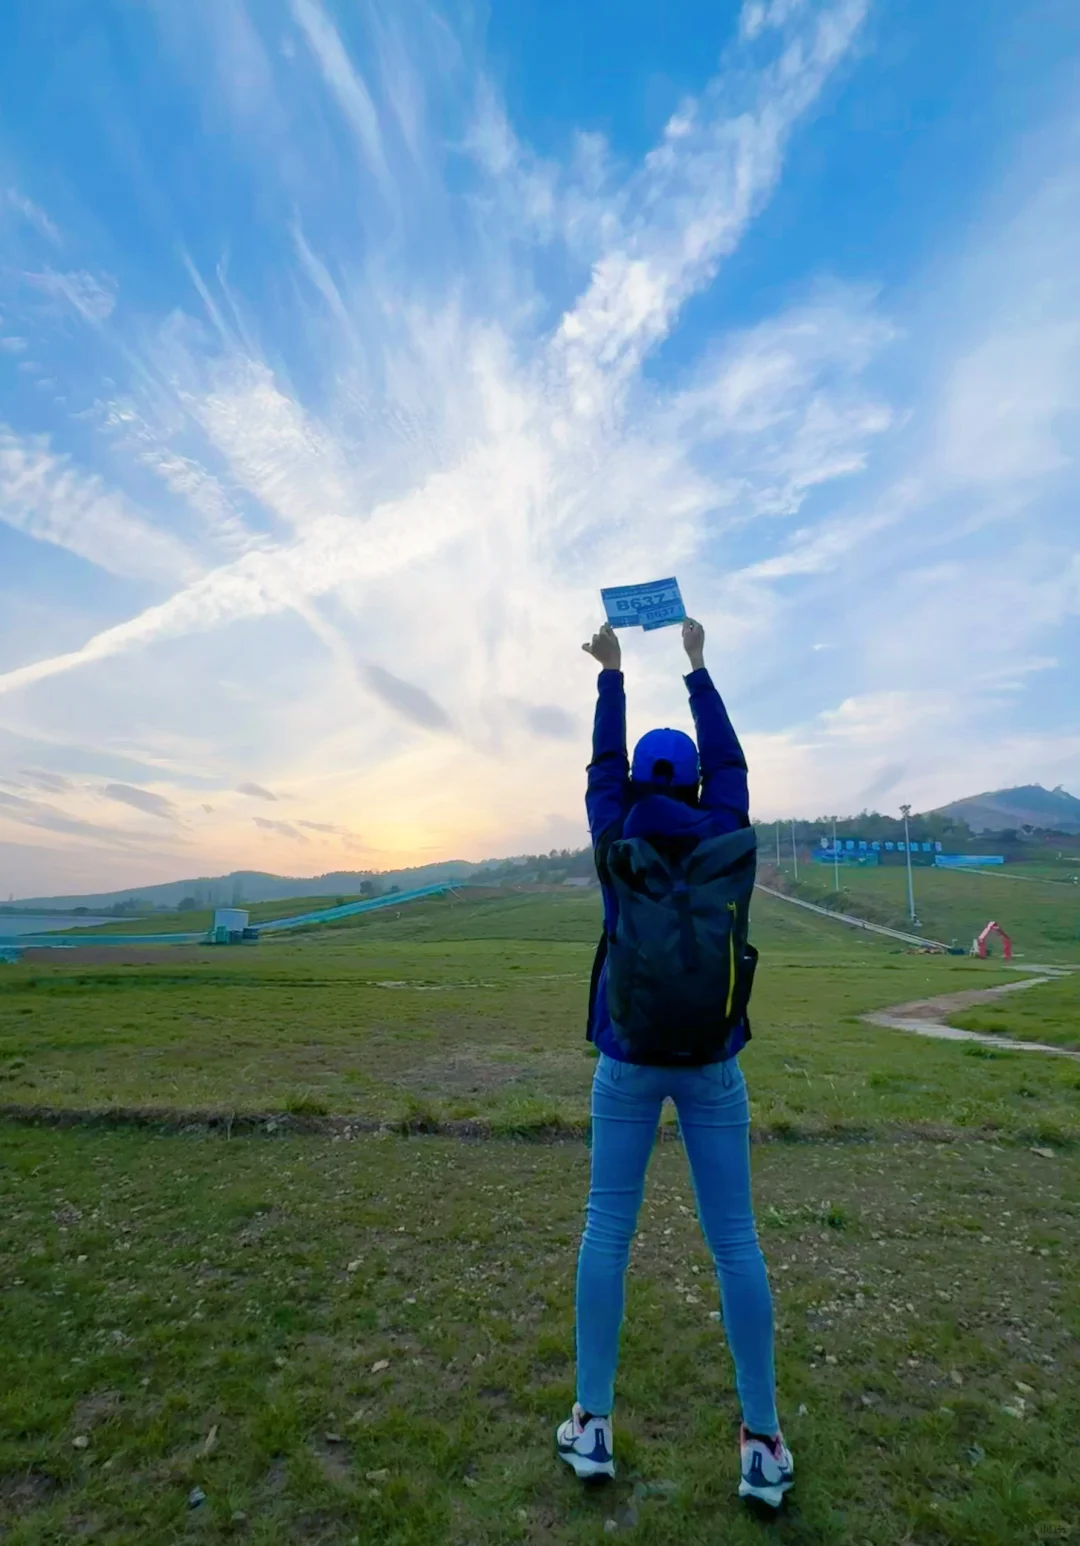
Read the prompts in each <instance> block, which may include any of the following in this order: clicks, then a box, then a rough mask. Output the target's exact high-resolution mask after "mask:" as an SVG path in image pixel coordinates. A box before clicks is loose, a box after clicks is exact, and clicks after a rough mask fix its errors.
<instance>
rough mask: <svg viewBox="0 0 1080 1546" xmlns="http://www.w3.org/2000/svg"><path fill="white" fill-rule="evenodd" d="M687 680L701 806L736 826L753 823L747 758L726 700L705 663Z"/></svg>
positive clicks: (692, 672) (745, 825)
mask: <svg viewBox="0 0 1080 1546" xmlns="http://www.w3.org/2000/svg"><path fill="white" fill-rule="evenodd" d="M685 681H686V686H687V689H688V690H689V693H690V711H691V713H692V714H693V716H694V725H695V727H696V728H697V740H698V757H699V759H700V761H701V804H702V807H703V808H704V809H705V810H711V811H716V812H718V813H720V814H722V815H724V816H726V817H727V818H728V819H729V820H730V821H731V825H732V827H733V828H738V827H747V826H749V825H750V793H749V789H748V787H747V781H746V758H745V757H744V756H743V749H742V747H741V746H740V745H739V738H738V736H737V735H736V734H735V731H734V730H733V729H732V725H731V720H730V719H729V718H728V715H727V709H725V707H724V703H723V699H722V698H721V697H720V694H719V693H718V692H717V690H716V688H715V687H714V686H713V682H712V678H711V677H710V675H709V673H708V672H707V671H706V670H705V668H704V666H702V668H701V670H700V671H691V673H690V675H689V676H688V677H686V678H685Z"/></svg>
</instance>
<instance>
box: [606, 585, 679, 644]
mask: <svg viewBox="0 0 1080 1546" xmlns="http://www.w3.org/2000/svg"><path fill="white" fill-rule="evenodd" d="M600 599H601V600H602V601H603V603H604V611H605V612H606V613H607V619H608V622H609V624H610V625H611V627H612V628H639V627H640V628H644V629H645V630H646V632H650V631H651V630H652V629H654V628H667V627H669V626H670V625H671V624H672V623H681V622H682V621H683V619H684V618H685V616H686V608H685V607H684V606H683V599H682V596H681V594H680V592H679V582H678V580H676V579H674V578H672V579H670V580H654V581H653V582H652V584H651V585H611V586H608V588H607V589H606V590H602V591H601V592H600Z"/></svg>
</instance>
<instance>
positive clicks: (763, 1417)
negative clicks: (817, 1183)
mask: <svg viewBox="0 0 1080 1546" xmlns="http://www.w3.org/2000/svg"><path fill="white" fill-rule="evenodd" d="M668 1096H670V1097H671V1099H672V1100H673V1101H674V1102H675V1109H676V1111H677V1112H678V1116H679V1127H680V1129H681V1132H682V1139H683V1144H684V1146H685V1148H686V1155H687V1158H688V1160H689V1161H690V1173H691V1175H692V1177H693V1182H694V1193H695V1196H696V1198H697V1207H698V1218H699V1219H700V1220H701V1227H702V1229H703V1230H704V1233H705V1239H706V1241H707V1242H708V1245H709V1249H710V1251H711V1252H712V1256H713V1261H714V1262H715V1263H716V1272H717V1276H718V1277H719V1280H720V1299H721V1304H722V1306H723V1317H724V1328H725V1330H726V1332H727V1340H728V1346H729V1347H730V1349H731V1354H732V1357H733V1359H734V1361H735V1383H736V1387H737V1389H738V1392H739V1400H740V1402H741V1403H742V1412H743V1421H744V1422H745V1423H746V1426H747V1427H748V1428H749V1429H750V1430H751V1431H752V1432H754V1433H761V1434H767V1435H770V1436H771V1435H772V1434H774V1433H776V1431H777V1429H778V1427H779V1424H778V1422H777V1417H776V1377H775V1372H774V1366H773V1311H772V1296H771V1294H770V1292H769V1279H768V1276H767V1275H766V1272H765V1261H764V1258H763V1257H762V1254H761V1247H760V1246H759V1244H758V1238H757V1230H756V1228H755V1226H754V1209H753V1203H752V1201H751V1196H750V1106H749V1101H748V1099H747V1094H746V1081H745V1079H744V1078H743V1074H742V1070H741V1069H740V1068H739V1065H738V1063H737V1062H736V1061H735V1059H734V1058H733V1059H731V1060H730V1061H729V1062H727V1063H713V1064H710V1065H709V1066H707V1067H705V1068H649V1067H645V1066H643V1065H642V1064H639V1063H620V1062H618V1061H617V1060H616V1059H615V1058H609V1057H606V1056H601V1058H600V1061H599V1064H598V1065H597V1069H596V1076H595V1078H594V1080H593V1094H592V1181H591V1185H590V1188H589V1203H588V1208H587V1210H586V1217H585V1234H584V1236H583V1238H582V1241H581V1254H580V1256H579V1257H578V1273H577V1398H578V1401H579V1402H580V1403H581V1405H582V1406H583V1407H584V1408H585V1410H586V1411H587V1412H593V1413H596V1414H598V1415H600V1416H606V1415H607V1414H608V1413H610V1411H611V1409H612V1406H613V1404H614V1400H615V1370H616V1366H617V1364H618V1361H619V1332H620V1330H621V1328H622V1319H623V1299H624V1290H623V1280H624V1278H625V1275H626V1264H627V1261H628V1260H629V1256H630V1242H631V1240H632V1238H633V1235H634V1230H635V1228H636V1226H637V1216H638V1209H639V1208H640V1206H641V1199H642V1195H643V1193H644V1190H645V1172H646V1170H647V1169H648V1165H649V1157H650V1155H651V1154H652V1148H653V1142H654V1140H655V1137H656V1128H657V1124H658V1122H659V1120H660V1109H661V1107H662V1106H663V1104H664V1100H665V1099H666V1098H667V1097H668Z"/></svg>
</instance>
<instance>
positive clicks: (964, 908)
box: [763, 863, 1080, 965]
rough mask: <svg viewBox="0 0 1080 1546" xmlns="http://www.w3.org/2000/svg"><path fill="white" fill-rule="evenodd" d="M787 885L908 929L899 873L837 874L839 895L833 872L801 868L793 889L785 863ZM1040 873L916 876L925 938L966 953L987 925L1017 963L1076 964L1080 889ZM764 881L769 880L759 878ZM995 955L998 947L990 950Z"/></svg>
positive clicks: (895, 869)
mask: <svg viewBox="0 0 1080 1546" xmlns="http://www.w3.org/2000/svg"><path fill="white" fill-rule="evenodd" d="M782 874H783V877H784V881H785V884H787V885H788V886H789V887H791V889H793V890H794V891H795V893H796V894H797V895H798V896H801V897H804V898H805V899H806V900H807V901H810V902H818V903H820V904H821V905H822V906H825V907H835V908H837V909H838V910H839V911H841V912H850V913H855V914H856V915H858V916H859V917H863V918H867V919H868V920H869V921H870V922H871V923H883V924H886V925H887V926H889V927H891V928H897V929H905V930H910V928H911V923H910V920H909V918H908V905H907V872H906V871H905V870H904V868H903V866H888V867H872V866H871V867H867V868H866V869H860V868H859V867H858V866H856V865H852V866H850V867H844V866H841V868H840V892H839V894H837V892H836V890H835V880H834V875H833V869H832V866H831V865H827V864H800V866H799V881H798V886H797V887H795V886H794V885H793V876H792V871H791V866H790V863H789V864H787V865H785V866H784V867H783V869H782ZM1045 876H1046V872H1045V871H1042V872H1037V871H1036V870H1034V869H1032V871H1031V872H1030V873H1026V874H1023V875H1017V874H1015V873H1014V872H1013V869H1012V867H1011V866H1010V867H1009V868H1008V869H1003V870H999V871H996V872H995V871H993V870H986V871H983V872H978V871H957V870H936V869H925V870H920V869H916V870H915V871H914V885H915V905H916V910H917V912H918V915H919V921H920V923H921V925H922V932H923V933H924V934H925V935H926V936H927V938H928V939H939V940H942V941H943V942H944V943H945V944H951V943H952V942H953V941H954V940H955V941H956V943H957V944H959V945H962V946H963V947H964V948H965V949H966V948H967V947H968V946H969V945H970V944H971V941H972V940H973V939H974V937H975V936H976V934H978V933H979V932H980V930H981V929H982V928H983V926H984V924H986V923H987V922H988V921H989V920H990V919H991V918H995V919H996V920H997V921H998V922H999V923H1000V924H1001V926H1002V928H1003V929H1004V930H1005V932H1006V933H1007V934H1009V935H1010V936H1011V938H1012V942H1013V951H1014V954H1015V959H1016V960H1017V962H1018V963H1019V964H1023V963H1024V961H1025V960H1027V961H1032V962H1049V963H1051V964H1053V963H1054V962H1062V963H1063V964H1070V963H1075V964H1078V965H1080V886H1075V887H1074V886H1072V885H1071V884H1063V883H1062V882H1061V881H1059V880H1053V879H1049V878H1045ZM763 878H765V879H766V880H767V878H768V877H767V875H766V876H764V877H763ZM993 948H995V949H996V948H999V947H998V946H997V945H996V943H995V945H994V946H993Z"/></svg>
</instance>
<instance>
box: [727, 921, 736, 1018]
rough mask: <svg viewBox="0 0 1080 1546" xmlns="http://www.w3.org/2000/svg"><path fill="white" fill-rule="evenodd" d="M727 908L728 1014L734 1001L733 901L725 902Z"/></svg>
mask: <svg viewBox="0 0 1080 1546" xmlns="http://www.w3.org/2000/svg"><path fill="white" fill-rule="evenodd" d="M727 908H728V912H729V913H730V914H731V928H730V929H729V930H728V990H727V1010H726V1013H727V1014H728V1015H730V1014H731V1006H732V1004H733V1003H734V1002H735V917H736V909H735V903H734V902H729V903H728V904H727Z"/></svg>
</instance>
